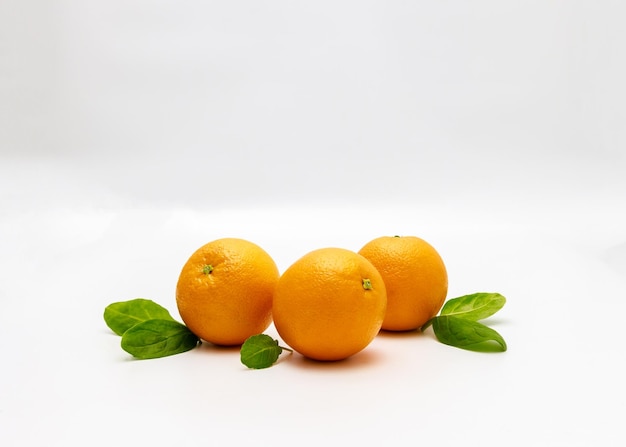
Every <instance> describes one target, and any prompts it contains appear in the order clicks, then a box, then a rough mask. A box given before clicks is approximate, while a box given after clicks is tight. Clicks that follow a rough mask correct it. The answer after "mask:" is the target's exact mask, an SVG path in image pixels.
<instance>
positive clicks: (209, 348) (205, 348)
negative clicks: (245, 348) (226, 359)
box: [195, 340, 241, 355]
mask: <svg viewBox="0 0 626 447" xmlns="http://www.w3.org/2000/svg"><path fill="white" fill-rule="evenodd" d="M195 350H198V351H202V352H206V353H210V354H211V355H216V354H217V355H233V354H237V355H239V351H240V350H241V345H233V346H222V345H216V344H213V343H210V342H208V341H204V340H202V343H201V344H200V346H198V347H196V349H195Z"/></svg>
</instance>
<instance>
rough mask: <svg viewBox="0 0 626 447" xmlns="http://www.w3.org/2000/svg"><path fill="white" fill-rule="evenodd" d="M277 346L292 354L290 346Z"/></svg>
mask: <svg viewBox="0 0 626 447" xmlns="http://www.w3.org/2000/svg"><path fill="white" fill-rule="evenodd" d="M278 347H279V348H280V349H282V350H283V351H289V353H290V354H293V349H291V348H286V347H284V346H281V345H278Z"/></svg>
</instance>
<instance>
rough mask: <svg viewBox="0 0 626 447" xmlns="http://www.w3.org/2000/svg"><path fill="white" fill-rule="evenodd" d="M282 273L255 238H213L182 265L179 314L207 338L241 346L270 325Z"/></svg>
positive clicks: (185, 321)
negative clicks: (252, 239)
mask: <svg viewBox="0 0 626 447" xmlns="http://www.w3.org/2000/svg"><path fill="white" fill-rule="evenodd" d="M279 276H280V275H279V272H278V268H277V267H276V264H275V262H274V260H273V259H272V258H271V257H270V255H269V254H267V252H265V251H264V250H263V249H262V248H261V247H259V246H258V245H256V244H254V243H252V242H249V241H246V240H243V239H235V238H224V239H218V240H215V241H212V242H209V243H208V244H206V245H204V246H202V247H200V248H199V249H198V250H196V251H195V252H194V253H193V254H192V255H191V257H190V258H189V259H188V260H187V262H186V263H185V265H184V266H183V268H182V271H181V273H180V276H179V278H178V283H177V285H176V304H177V306H178V312H179V314H180V317H181V318H182V319H183V321H184V323H185V324H186V325H187V327H188V328H189V329H190V330H191V331H192V332H193V333H194V334H196V335H197V336H198V337H200V338H202V339H203V340H206V341H208V342H211V343H214V344H217V345H240V344H242V343H243V342H244V341H245V340H246V339H247V338H248V337H250V336H251V335H255V334H259V333H261V332H263V331H264V330H265V329H267V327H268V326H269V325H270V323H271V321H272V296H273V293H274V288H275V286H276V283H277V281H278V278H279Z"/></svg>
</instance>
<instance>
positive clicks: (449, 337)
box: [432, 316, 507, 352]
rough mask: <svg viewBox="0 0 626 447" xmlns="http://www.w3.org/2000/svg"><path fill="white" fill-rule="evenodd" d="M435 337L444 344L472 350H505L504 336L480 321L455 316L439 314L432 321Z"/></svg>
mask: <svg viewBox="0 0 626 447" xmlns="http://www.w3.org/2000/svg"><path fill="white" fill-rule="evenodd" d="M432 324H433V331H434V332H435V335H436V336H437V339H438V340H439V341H440V342H441V343H444V344H446V345H450V346H454V347H457V348H463V349H469V350H472V351H483V352H487V351H506V349H507V346H506V342H505V341H504V338H502V336H501V335H500V334H498V332H496V331H495V330H493V329H491V328H489V327H487V326H485V325H484V324H482V323H479V322H477V321H472V320H466V319H464V318H460V317H455V316H439V317H435V318H434V319H433V321H432Z"/></svg>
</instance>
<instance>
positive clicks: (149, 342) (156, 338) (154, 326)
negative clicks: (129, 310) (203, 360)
mask: <svg viewBox="0 0 626 447" xmlns="http://www.w3.org/2000/svg"><path fill="white" fill-rule="evenodd" d="M199 341H200V339H199V338H198V337H197V336H196V335H195V334H194V333H193V332H191V331H190V330H189V329H188V328H187V326H185V325H184V324H181V323H179V322H177V321H174V320H170V319H152V320H146V321H142V322H141V323H138V324H136V325H134V326H133V327H131V328H130V329H128V330H127V331H126V332H124V335H122V349H123V350H124V351H126V352H128V353H129V354H131V355H132V356H134V357H137V358H139V359H155V358H159V357H166V356H168V355H174V354H180V353H181V352H185V351H189V350H191V349H193V348H195V347H196V346H197V345H198V343H199Z"/></svg>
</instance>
